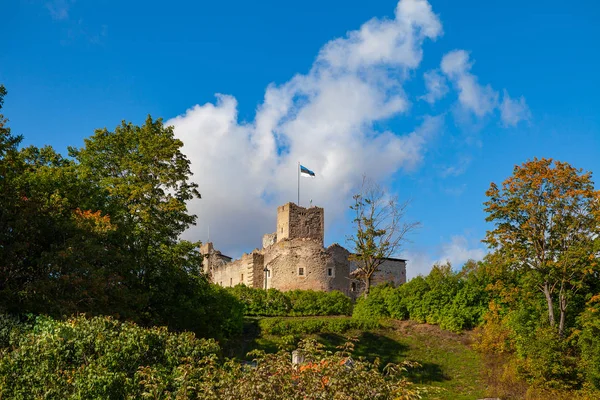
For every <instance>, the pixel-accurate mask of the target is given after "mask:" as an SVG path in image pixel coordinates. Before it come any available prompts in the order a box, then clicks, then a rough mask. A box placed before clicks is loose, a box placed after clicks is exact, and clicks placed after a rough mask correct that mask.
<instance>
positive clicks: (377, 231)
mask: <svg viewBox="0 0 600 400" xmlns="http://www.w3.org/2000/svg"><path fill="white" fill-rule="evenodd" d="M352 198H353V200H354V204H353V205H351V206H350V209H351V210H352V211H353V212H354V220H353V222H354V225H355V233H354V234H353V235H351V236H349V237H348V241H349V242H350V243H351V245H352V251H353V254H352V255H351V260H352V261H354V262H356V264H357V269H356V271H355V272H354V274H355V275H354V276H355V277H356V278H358V279H359V280H360V281H361V282H362V283H363V284H364V287H365V289H364V296H365V297H367V296H368V295H369V290H370V288H371V279H372V278H373V275H374V274H375V273H376V272H377V271H379V267H380V266H381V264H383V263H384V262H385V260H386V258H389V257H392V256H393V255H395V254H397V253H398V252H399V251H400V250H401V249H402V245H403V244H404V243H406V241H407V239H408V235H409V234H410V233H411V232H413V231H414V230H415V229H416V228H417V227H418V226H419V225H420V223H419V222H406V221H405V216H406V208H407V207H408V202H400V201H399V200H398V198H397V197H394V196H390V195H389V193H387V192H386V191H385V190H384V189H382V188H381V186H379V185H378V184H376V183H374V182H372V181H370V180H368V179H367V178H363V183H362V187H361V190H360V192H359V193H357V194H355V195H354V196H353V197H352Z"/></svg>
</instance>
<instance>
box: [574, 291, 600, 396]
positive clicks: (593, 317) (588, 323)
mask: <svg viewBox="0 0 600 400" xmlns="http://www.w3.org/2000/svg"><path fill="white" fill-rule="evenodd" d="M587 306H588V307H587V309H586V310H585V311H584V312H583V313H582V314H581V316H580V318H579V321H580V324H581V326H582V330H581V334H580V336H579V340H578V345H579V348H580V351H581V360H582V365H581V367H582V371H583V372H584V374H585V377H586V380H587V381H588V382H589V383H590V384H592V385H593V386H594V387H596V388H597V389H600V295H596V296H593V297H592V298H591V299H590V301H589V302H588V303H587Z"/></svg>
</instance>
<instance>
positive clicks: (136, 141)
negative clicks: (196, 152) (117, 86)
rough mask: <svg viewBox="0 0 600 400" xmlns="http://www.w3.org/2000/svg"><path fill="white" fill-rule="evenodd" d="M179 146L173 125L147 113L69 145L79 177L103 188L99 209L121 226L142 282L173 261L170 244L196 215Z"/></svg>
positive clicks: (194, 191) (194, 189)
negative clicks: (191, 211) (191, 207)
mask: <svg viewBox="0 0 600 400" xmlns="http://www.w3.org/2000/svg"><path fill="white" fill-rule="evenodd" d="M182 147H183V143H182V142H181V141H180V140H179V139H176V138H175V137H174V133H173V127H166V126H164V125H163V123H162V120H161V119H157V120H153V119H152V118H151V117H150V116H148V118H147V119H146V121H145V123H144V124H143V125H142V126H136V125H133V124H132V123H126V122H123V123H122V124H121V125H120V126H117V128H116V129H115V130H114V132H111V131H109V130H107V129H99V130H97V131H96V132H95V134H94V135H93V136H92V137H90V138H89V139H86V140H85V147H84V148H81V149H75V148H72V147H71V148H69V154H70V155H71V156H72V157H73V158H75V159H76V160H77V161H78V163H79V167H80V178H81V179H84V180H89V181H91V182H93V183H94V184H95V185H97V186H98V187H99V188H100V189H101V190H102V191H104V193H105V199H106V204H105V205H104V207H103V209H104V210H105V211H106V212H107V213H108V214H110V216H111V220H112V221H113V222H114V223H115V224H117V225H119V227H120V229H119V232H120V234H121V235H122V238H121V240H122V241H123V243H127V246H128V249H127V250H128V252H129V254H130V255H131V256H132V257H133V262H134V264H135V265H137V266H138V267H139V268H140V270H139V271H138V272H139V274H140V277H141V279H142V282H143V283H144V285H145V286H146V287H148V286H150V285H151V281H152V280H153V279H155V278H157V275H160V271H161V265H162V264H163V263H164V261H165V260H169V259H170V260H171V261H172V257H171V255H170V254H168V253H169V250H168V249H170V248H172V246H175V245H176V244H177V242H178V239H179V235H180V234H181V233H182V232H183V231H184V230H185V229H187V227H188V226H189V225H190V224H193V223H194V222H195V219H196V216H194V215H190V214H188V212H187V206H186V202H187V201H188V200H191V199H192V198H194V197H200V194H199V193H198V191H197V185H196V184H195V183H193V182H191V181H190V179H189V178H190V176H191V174H192V173H191V171H190V161H189V160H188V159H187V157H186V156H185V155H184V154H183V153H182V152H181V148H182ZM165 252H166V253H167V254H165ZM180 258H181V255H180ZM183 258H186V257H183Z"/></svg>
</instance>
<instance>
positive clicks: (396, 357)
mask: <svg viewBox="0 0 600 400" xmlns="http://www.w3.org/2000/svg"><path fill="white" fill-rule="evenodd" d="M357 338H358V342H356V343H355V347H354V353H353V355H354V357H363V358H365V359H367V360H369V361H374V360H375V359H376V358H379V360H380V361H381V368H384V367H385V366H386V365H387V364H389V363H396V364H398V363H401V362H402V361H404V360H406V359H407V353H408V350H409V347H408V346H407V345H406V344H404V343H402V342H399V341H398V340H394V339H393V338H390V337H388V336H386V335H384V334H381V333H377V332H360V333H358V334H357ZM318 340H319V342H321V343H323V344H324V345H325V348H326V349H327V350H330V351H336V350H338V349H339V348H340V346H343V345H344V343H346V342H347V341H348V338H347V337H346V336H343V335H339V334H335V333H321V334H319V335H318ZM419 364H420V367H415V368H410V369H409V370H408V371H407V373H406V375H407V377H408V378H409V379H410V380H411V381H412V382H415V383H419V384H428V383H432V382H442V381H446V380H449V379H450V378H449V377H447V376H446V375H445V374H444V373H443V371H442V368H441V366H440V365H438V364H435V363H431V362H426V363H424V362H419Z"/></svg>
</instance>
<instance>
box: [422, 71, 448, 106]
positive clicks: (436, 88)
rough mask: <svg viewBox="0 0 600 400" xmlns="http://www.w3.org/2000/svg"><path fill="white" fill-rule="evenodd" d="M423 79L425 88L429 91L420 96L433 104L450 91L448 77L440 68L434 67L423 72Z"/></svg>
mask: <svg viewBox="0 0 600 400" xmlns="http://www.w3.org/2000/svg"><path fill="white" fill-rule="evenodd" d="M423 79H424V80H425V88H426V89H427V93H425V95H423V96H420V97H419V99H420V100H425V101H426V102H428V103H429V104H433V103H435V102H436V101H438V100H439V99H441V98H443V97H444V96H445V95H446V94H447V93H448V85H447V84H446V78H445V77H444V76H443V75H442V74H441V73H440V71H439V70H437V69H434V70H431V71H427V72H425V73H424V74H423Z"/></svg>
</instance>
